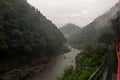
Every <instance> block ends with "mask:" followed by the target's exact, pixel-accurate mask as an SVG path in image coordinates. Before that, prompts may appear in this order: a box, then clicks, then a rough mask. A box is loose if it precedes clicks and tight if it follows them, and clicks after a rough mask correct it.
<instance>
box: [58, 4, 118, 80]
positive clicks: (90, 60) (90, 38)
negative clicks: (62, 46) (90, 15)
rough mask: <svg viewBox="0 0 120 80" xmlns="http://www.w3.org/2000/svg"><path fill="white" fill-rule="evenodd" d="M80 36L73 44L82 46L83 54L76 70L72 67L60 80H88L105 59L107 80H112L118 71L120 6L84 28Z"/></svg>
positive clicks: (77, 58) (80, 55) (78, 57)
mask: <svg viewBox="0 0 120 80" xmlns="http://www.w3.org/2000/svg"><path fill="white" fill-rule="evenodd" d="M113 11H115V12H113ZM106 21H108V22H109V24H108V22H106ZM103 23H104V24H103ZM98 24H99V25H98ZM78 35H79V36H78ZM78 35H76V36H77V37H74V39H73V41H74V42H72V43H74V44H75V43H77V44H79V45H81V44H82V45H83V46H84V48H83V47H82V48H83V52H82V53H80V54H79V55H78V56H77V57H76V68H73V67H72V66H70V67H68V68H67V69H65V73H64V74H63V77H62V78H59V80H88V79H89V78H90V76H91V75H92V74H93V73H94V72H95V71H96V70H97V68H98V67H99V66H100V65H101V63H102V62H103V61H104V59H106V64H104V65H105V70H106V69H108V75H107V79H106V80H112V75H113V73H116V69H117V68H116V64H117V61H116V55H115V50H114V40H115V39H117V38H118V37H120V27H119V16H118V4H116V6H115V7H113V8H112V9H111V10H110V11H108V13H106V14H104V15H103V16H101V17H99V18H97V19H96V20H95V21H94V22H92V23H91V24H89V25H88V26H87V27H85V28H83V29H82V30H81V32H80V33H79V34H78ZM72 37H73V36H72ZM84 42H85V43H86V44H84ZM105 55H107V56H105ZM105 70H104V71H105ZM91 80H92V79H91ZM96 80H97V79H96Z"/></svg>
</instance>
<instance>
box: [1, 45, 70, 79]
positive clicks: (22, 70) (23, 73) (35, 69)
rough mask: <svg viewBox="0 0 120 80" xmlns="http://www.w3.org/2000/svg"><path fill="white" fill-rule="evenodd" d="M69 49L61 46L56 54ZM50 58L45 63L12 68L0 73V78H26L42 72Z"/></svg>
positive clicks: (47, 65) (48, 63)
mask: <svg viewBox="0 0 120 80" xmlns="http://www.w3.org/2000/svg"><path fill="white" fill-rule="evenodd" d="M69 51H70V50H69V49H68V48H67V47H65V46H64V47H61V49H60V50H59V51H58V52H57V53H58V55H60V54H63V53H66V52H69ZM58 55H56V56H58ZM53 59H54V58H52V59H50V60H49V62H47V63H42V64H41V63H40V64H37V65H25V66H24V67H19V68H16V69H12V70H10V71H8V72H6V73H4V74H1V75H0V80H27V78H30V77H33V76H34V75H36V74H38V73H42V72H43V71H45V70H47V69H48V68H49V66H50V65H51V64H52V63H51V60H53Z"/></svg>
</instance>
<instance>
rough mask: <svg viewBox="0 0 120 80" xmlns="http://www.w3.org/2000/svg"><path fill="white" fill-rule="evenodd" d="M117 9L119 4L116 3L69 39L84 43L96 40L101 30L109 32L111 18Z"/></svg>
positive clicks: (72, 41)
mask: <svg viewBox="0 0 120 80" xmlns="http://www.w3.org/2000/svg"><path fill="white" fill-rule="evenodd" d="M118 10H119V4H118V3H117V4H116V5H115V6H114V7H112V8H111V9H110V10H109V11H108V12H106V13H105V14H103V15H101V16H100V17H98V18H96V19H95V20H94V21H93V22H92V23H90V24H89V25H87V26H86V27H84V28H83V29H82V30H81V31H80V32H78V33H77V34H76V35H72V36H71V37H70V39H69V41H70V42H71V43H74V44H78V43H79V44H84V43H87V42H90V41H96V40H97V38H98V37H99V36H100V34H101V33H103V32H111V30H112V29H111V27H110V25H111V19H114V18H115V16H116V13H117V12H118Z"/></svg>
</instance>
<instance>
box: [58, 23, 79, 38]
mask: <svg viewBox="0 0 120 80" xmlns="http://www.w3.org/2000/svg"><path fill="white" fill-rule="evenodd" d="M80 30H81V28H80V27H79V26H76V25H74V24H71V23H68V24H66V25H64V26H63V27H61V28H60V31H61V32H62V33H63V34H64V36H65V37H66V38H67V39H68V40H69V37H71V36H72V35H75V34H76V33H78V32H80Z"/></svg>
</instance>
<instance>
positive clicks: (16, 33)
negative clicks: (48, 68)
mask: <svg viewBox="0 0 120 80" xmlns="http://www.w3.org/2000/svg"><path fill="white" fill-rule="evenodd" d="M64 42H65V38H64V36H63V35H62V33H61V32H60V31H59V30H58V29H57V27H56V26H55V25H54V24H53V23H52V22H51V21H50V20H47V19H46V17H45V16H43V15H42V14H41V13H40V11H38V10H37V9H35V8H34V7H33V6H31V5H29V4H28V3H27V1H26V0H0V73H2V72H5V71H8V70H11V69H13V68H15V67H20V65H24V64H29V65H31V64H33V63H34V62H32V61H34V60H35V59H36V58H38V59H39V60H41V62H43V63H44V62H46V61H48V59H49V58H51V57H53V56H55V55H57V54H56V52H57V51H58V50H59V49H60V47H62V46H63V43H64Z"/></svg>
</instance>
